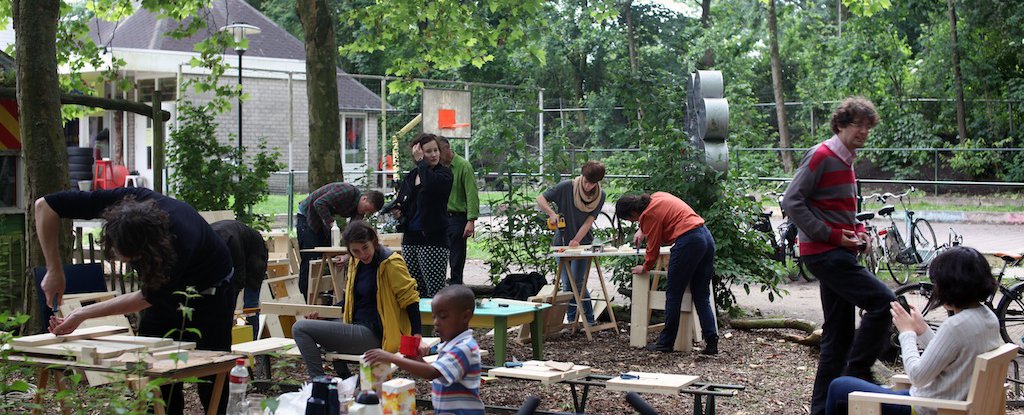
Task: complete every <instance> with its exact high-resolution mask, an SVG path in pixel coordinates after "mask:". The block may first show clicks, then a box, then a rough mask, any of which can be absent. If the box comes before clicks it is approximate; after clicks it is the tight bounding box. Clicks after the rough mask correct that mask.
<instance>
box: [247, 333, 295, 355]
mask: <svg viewBox="0 0 1024 415" xmlns="http://www.w3.org/2000/svg"><path fill="white" fill-rule="evenodd" d="M286 348H295V340H294V339H286V338H283V337H268V338H266V339H259V340H253V341H251V342H245V343H239V344H236V345H233V346H231V353H238V354H244V355H246V356H257V355H262V354H267V353H272V352H280V351H283V350H285V349H286Z"/></svg>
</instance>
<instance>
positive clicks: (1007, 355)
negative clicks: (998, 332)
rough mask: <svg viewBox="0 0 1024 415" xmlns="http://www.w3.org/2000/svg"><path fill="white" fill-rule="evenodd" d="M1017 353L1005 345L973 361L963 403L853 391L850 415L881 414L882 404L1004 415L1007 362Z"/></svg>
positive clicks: (981, 414)
mask: <svg viewBox="0 0 1024 415" xmlns="http://www.w3.org/2000/svg"><path fill="white" fill-rule="evenodd" d="M1018 350H1019V348H1018V347H1017V345H1016V344H1013V343H1007V344H1004V345H1002V346H999V347H998V348H996V349H995V350H993V351H990V352H986V353H982V354H980V355H978V357H976V358H975V359H974V373H973V374H972V375H971V386H970V390H969V391H968V392H967V399H965V400H962V401H957V400H951V399H932V398H918V397H913V396H902V395H887V394H881V393H868V392H853V393H851V394H850V400H849V409H850V414H854V415H880V414H881V413H882V404H889V405H904V406H911V405H912V406H922V407H927V408H936V409H938V412H939V414H970V415H997V414H1006V386H1005V385H1004V383H1005V381H1006V371H1007V369H1008V368H1009V366H1010V361H1012V360H1013V359H1014V358H1015V357H1017V353H1018ZM897 381H899V379H897ZM900 383H902V382H900Z"/></svg>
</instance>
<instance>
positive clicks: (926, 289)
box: [895, 282, 949, 330]
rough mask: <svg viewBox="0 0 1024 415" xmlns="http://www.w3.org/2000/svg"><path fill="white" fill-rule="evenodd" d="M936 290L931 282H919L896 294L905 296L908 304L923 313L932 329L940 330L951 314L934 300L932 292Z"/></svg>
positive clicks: (902, 288) (901, 289)
mask: <svg viewBox="0 0 1024 415" xmlns="http://www.w3.org/2000/svg"><path fill="white" fill-rule="evenodd" d="M934 288H935V286H934V285H932V283H930V282H919V283H915V284H910V285H905V286H902V287H900V288H897V289H896V291H895V294H896V295H897V296H900V295H902V296H904V297H905V298H906V299H907V303H908V304H910V305H911V306H913V307H914V308H916V309H917V310H918V311H920V312H921V316H922V317H924V321H925V322H926V323H928V325H929V326H931V328H932V329H936V330H937V329H938V328H939V324H942V322H943V321H946V319H947V318H949V313H948V312H947V311H946V309H945V308H943V307H942V305H940V304H937V303H936V302H935V301H933V300H932V290H933V289H934Z"/></svg>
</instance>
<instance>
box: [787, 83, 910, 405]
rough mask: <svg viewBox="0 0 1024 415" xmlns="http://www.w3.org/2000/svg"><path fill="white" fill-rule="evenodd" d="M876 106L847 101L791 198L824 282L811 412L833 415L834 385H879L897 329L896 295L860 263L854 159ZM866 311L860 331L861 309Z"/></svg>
mask: <svg viewBox="0 0 1024 415" xmlns="http://www.w3.org/2000/svg"><path fill="white" fill-rule="evenodd" d="M878 122H879V117H878V112H877V111H876V110H875V106H874V104H872V103H871V101H868V100H867V99H865V98H862V97H851V98H847V99H845V100H843V102H841V103H840V104H839V106H838V107H837V108H836V109H835V111H834V112H833V113H832V120H831V126H832V132H833V133H834V134H835V135H833V136H832V137H831V138H829V139H828V140H825V141H824V142H822V143H820V144H818V145H816V146H814V147H811V149H810V150H808V151H807V153H806V154H804V158H803V161H802V162H801V163H800V168H798V169H797V171H796V174H795V175H794V176H793V181H792V182H791V183H790V184H789V188H787V189H786V194H785V195H784V196H783V202H782V203H783V208H784V209H785V210H786V213H788V214H789V217H790V220H792V221H793V222H794V223H796V226H797V227H798V228H799V229H800V257H801V261H802V262H803V263H804V264H805V265H806V266H807V270H808V271H810V272H811V273H812V274H814V276H815V277H817V278H818V281H819V282H820V286H821V306H822V309H823V311H824V315H825V323H824V324H823V325H822V335H821V354H820V355H819V357H818V372H817V374H816V376H815V378H814V392H813V394H812V396H811V414H812V415H818V414H823V413H825V397H826V395H827V393H828V386H829V383H831V382H832V380H833V379H835V378H837V377H839V376H842V375H847V376H855V377H859V378H862V379H865V380H868V381H871V382H874V377H873V376H872V374H871V366H872V365H873V364H874V363H875V360H876V359H877V358H878V353H879V351H880V350H881V347H882V344H883V342H884V341H885V335H886V333H887V332H888V330H889V323H890V320H891V318H890V316H889V303H890V302H891V301H893V300H895V296H894V295H893V292H892V290H890V289H889V288H888V287H886V286H885V284H883V283H882V282H881V281H879V280H878V278H875V275H874V274H872V273H871V271H868V270H867V269H866V268H864V267H863V266H861V265H860V264H859V263H858V262H857V251H858V250H859V249H865V248H866V243H867V241H868V238H867V236H866V234H865V233H864V224H862V223H860V222H859V221H857V219H856V215H857V178H856V175H855V174H854V172H853V162H854V158H855V157H856V151H857V149H858V148H861V147H864V143H865V142H866V141H867V139H868V132H869V131H870V130H871V129H872V128H874V127H875V126H876V125H878ZM854 307H860V308H861V309H863V310H864V315H863V316H862V317H861V323H860V328H859V329H857V330H856V331H855V330H854V328H855V324H854V321H855V320H854V319H855V317H856V315H855V314H854V313H855V308H854Z"/></svg>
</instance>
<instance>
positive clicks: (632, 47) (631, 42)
mask: <svg viewBox="0 0 1024 415" xmlns="http://www.w3.org/2000/svg"><path fill="white" fill-rule="evenodd" d="M623 7H624V8H625V10H624V12H625V14H626V39H627V40H628V42H627V45H628V46H629V73H630V75H633V76H636V71H637V66H636V37H635V35H634V34H633V29H634V28H633V0H626V4H625V5H624V6H623Z"/></svg>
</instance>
